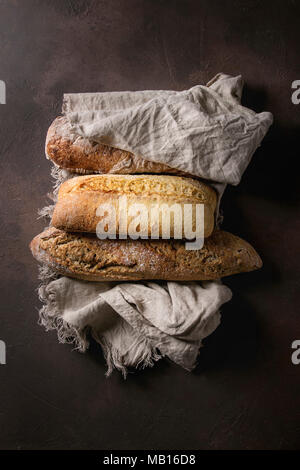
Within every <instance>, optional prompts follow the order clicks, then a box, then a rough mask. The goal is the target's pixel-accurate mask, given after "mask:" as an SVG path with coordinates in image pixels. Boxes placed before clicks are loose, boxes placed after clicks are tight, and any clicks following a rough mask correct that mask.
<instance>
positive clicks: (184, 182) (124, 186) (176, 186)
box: [51, 175, 217, 238]
mask: <svg viewBox="0 0 300 470" xmlns="http://www.w3.org/2000/svg"><path fill="white" fill-rule="evenodd" d="M121 196H126V201H124V198H123V199H120V197H121ZM175 203H176V206H175V210H173V211H171V210H170V208H172V206H173V208H174V204H175ZM216 203H217V196H216V192H215V191H214V189H212V188H211V187H210V186H208V185H206V184H204V183H202V182H200V181H197V180H194V179H192V178H182V177H180V176H169V175H91V176H78V177H76V178H71V179H69V180H67V181H66V182H65V183H63V184H62V185H61V186H60V190H59V193H58V201H57V204H56V206H55V209H54V213H53V216H52V222H51V223H52V225H53V226H54V227H56V228H59V229H61V230H66V231H69V232H94V233H96V227H97V224H98V222H99V221H100V219H101V218H102V217H104V216H105V215H106V217H107V218H113V219H114V221H115V222H116V223H117V227H116V230H115V228H114V227H115V222H114V221H113V220H112V219H111V223H108V224H107V225H108V227H107V231H108V232H109V233H111V231H110V228H111V227H112V229H113V230H114V231H115V232H116V233H117V234H120V235H126V234H127V231H128V228H129V227H130V224H131V226H132V225H134V220H133V219H135V217H134V215H133V214H134V212H136V213H137V212H138V211H139V212H140V213H141V214H142V217H143V220H144V224H143V227H138V228H139V233H138V236H139V237H140V236H146V237H150V235H151V233H152V234H157V236H159V237H162V234H163V231H165V229H166V227H168V228H169V229H170V232H169V235H170V237H171V238H173V237H174V234H175V235H176V234H179V235H178V236H177V237H176V238H184V230H183V224H184V212H185V211H186V207H185V205H188V209H191V219H190V221H191V224H190V225H191V229H193V230H194V231H195V230H196V223H197V225H198V226H200V225H201V228H203V233H204V237H208V236H209V235H211V233H212V231H213V229H214V213H215V209H216ZM104 204H108V209H107V210H105V211H104V207H105V206H104ZM137 204H142V206H140V205H139V206H137ZM197 204H203V207H204V220H201V218H200V217H198V220H197V216H196V205H197ZM101 205H102V208H103V210H102V212H99V211H98V212H97V210H98V208H99V207H100V206H101ZM106 207H107V206H106ZM145 217H146V218H145ZM124 218H125V221H124V222H122V220H123V219H124ZM104 225H105V224H104V223H103V226H104ZM137 225H141V224H139V223H138V222H137ZM165 233H166V232H165Z"/></svg>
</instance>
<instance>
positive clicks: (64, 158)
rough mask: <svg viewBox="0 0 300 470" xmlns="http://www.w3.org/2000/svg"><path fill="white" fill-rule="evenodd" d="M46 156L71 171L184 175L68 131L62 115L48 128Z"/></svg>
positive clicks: (67, 123)
mask: <svg viewBox="0 0 300 470" xmlns="http://www.w3.org/2000/svg"><path fill="white" fill-rule="evenodd" d="M45 152H46V157H47V158H48V159H50V160H52V161H53V162H54V163H55V164H56V165H58V166H59V167H60V168H64V169H66V170H69V171H70V172H73V173H80V174H92V173H102V174H104V173H115V174H135V173H166V174H168V173H169V174H175V175H186V174H187V173H185V172H183V171H180V170H177V169H174V168H171V167H169V166H167V165H164V164H163V163H156V162H151V161H149V160H145V159H143V158H141V157H138V156H136V155H133V154H132V153H131V152H127V151H126V150H121V149H117V148H114V147H111V146H109V145H105V144H102V143H99V142H93V141H91V140H89V139H86V138H84V137H80V136H78V135H76V134H74V133H73V132H72V129H71V126H70V124H69V122H68V120H67V118H66V117H65V116H60V117H58V118H56V119H55V120H54V121H53V123H52V124H51V126H50V127H49V129H48V132H47V137H46V145H45Z"/></svg>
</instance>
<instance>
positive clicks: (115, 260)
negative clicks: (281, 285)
mask: <svg viewBox="0 0 300 470" xmlns="http://www.w3.org/2000/svg"><path fill="white" fill-rule="evenodd" d="M30 246H31V250H32V253H33V255H34V256H35V258H36V259H37V260H38V261H40V262H43V263H46V264H48V265H49V266H50V267H53V269H55V270H57V271H58V272H60V273H61V274H66V275H70V276H72V277H75V278H78V279H83V280H86V281H117V280H121V281H130V280H134V279H137V280H138V279H146V280H151V279H162V280H166V281H196V280H202V281H208V280H215V279H219V278H221V277H225V276H230V275H231V274H237V273H242V272H248V271H252V270H254V269H258V268H260V267H261V265H262V263H261V259H260V257H259V256H258V254H257V253H256V252H255V250H254V248H252V246H250V245H249V243H247V242H246V241H244V240H242V239H240V238H239V237H236V236H234V235H232V234H231V233H228V232H223V231H215V232H214V233H213V235H212V236H211V237H209V238H207V239H206V240H205V244H204V246H203V248H202V249H201V250H186V249H185V245H184V242H181V241H175V240H168V241H164V240H150V241H149V240H135V241H133V240H99V239H98V238H97V237H94V236H88V235H80V234H78V235H76V234H72V233H67V232H64V231H61V230H57V229H55V228H53V227H51V228H50V229H48V230H46V231H45V232H43V233H42V234H40V235H38V236H37V237H35V238H34V240H33V241H32V242H31V245H30Z"/></svg>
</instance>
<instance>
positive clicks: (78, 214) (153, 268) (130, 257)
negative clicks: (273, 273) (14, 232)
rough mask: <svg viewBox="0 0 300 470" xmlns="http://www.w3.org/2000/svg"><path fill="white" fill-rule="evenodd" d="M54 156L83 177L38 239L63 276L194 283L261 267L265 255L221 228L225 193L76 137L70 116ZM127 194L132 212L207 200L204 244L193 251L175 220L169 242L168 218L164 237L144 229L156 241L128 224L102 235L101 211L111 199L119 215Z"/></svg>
mask: <svg viewBox="0 0 300 470" xmlns="http://www.w3.org/2000/svg"><path fill="white" fill-rule="evenodd" d="M46 155H47V157H48V158H50V159H51V160H52V161H53V162H54V163H55V164H56V165H57V166H58V167H60V168H63V169H66V170H68V171H69V172H71V173H79V174H81V175H82V176H77V177H73V178H70V179H68V180H67V181H66V182H64V183H63V184H62V185H61V187H60V189H59V192H58V200H57V204H56V206H55V209H54V213H53V216H52V221H51V227H50V228H48V229H47V230H45V231H44V232H43V233H41V234H40V235H38V236H37V237H35V238H34V239H33V241H32V242H31V250H32V253H33V255H34V256H35V257H36V259H37V260H38V261H40V262H42V263H45V264H47V265H49V266H50V267H51V268H53V269H54V270H55V271H57V272H58V273H60V274H63V275H66V276H70V277H73V278H77V279H83V280H87V281H129V280H130V281H132V280H142V279H145V280H151V279H156V280H173V281H190V280H213V279H219V278H222V277H224V276H228V275H231V274H235V273H240V272H244V271H251V270H254V269H257V268H260V267H261V264H262V263H261V259H260V257H259V255H258V254H257V253H256V251H255V250H254V249H253V248H252V247H251V246H250V245H249V244H248V243H247V242H246V241H244V240H242V239H240V238H239V237H237V236H235V235H232V234H231V233H228V232H224V231H220V230H217V229H215V215H216V214H215V212H216V207H217V194H216V192H215V190H214V189H213V188H212V187H210V186H209V185H208V184H206V183H204V182H202V181H200V180H199V179H195V178H192V177H191V175H188V174H184V173H183V172H180V171H177V170H174V169H172V168H170V167H168V166H166V165H164V164H161V163H155V162H150V161H146V160H144V159H142V158H139V157H137V156H135V155H133V154H131V153H129V152H127V151H123V150H120V149H116V148H112V147H110V146H108V145H103V144H99V143H94V142H91V141H90V140H88V139H85V138H82V137H78V136H75V135H74V134H73V133H72V132H71V129H70V127H69V125H68V122H67V120H66V119H65V118H64V117H59V118H57V119H56V120H55V121H54V122H53V123H52V125H51V127H50V128H49V131H48V135H47V140H46ZM93 173H94V174H93ZM121 196H126V198H127V210H128V208H129V207H130V206H131V205H132V204H144V206H145V207H146V208H149V207H150V206H153V205H155V206H156V207H157V208H158V210H161V209H162V207H165V206H166V205H167V206H171V205H173V204H174V203H176V204H179V205H181V206H183V205H185V204H191V205H192V206H195V205H196V204H202V205H203V206H204V227H203V233H204V237H205V242H204V245H203V247H202V248H201V249H196V250H194V249H193V250H188V249H186V246H185V241H184V240H175V239H174V233H175V231H176V228H177V227H176V226H175V225H176V222H175V220H173V225H172V224H171V227H170V234H171V238H170V239H169V240H165V239H162V237H161V235H162V227H161V219H160V222H159V227H158V239H156V240H153V239H150V228H151V227H150V225H149V226H148V231H149V233H146V234H145V233H144V235H146V236H147V235H149V238H148V239H142V238H139V239H130V238H127V239H125V237H124V233H123V231H124V230H125V231H126V230H127V229H128V226H127V225H128V222H126V223H125V225H126V226H125V227H124V224H123V225H122V226H121V224H120V223H119V224H117V227H116V232H117V237H116V239H100V238H99V237H97V235H96V228H97V224H98V222H99V220H100V216H99V215H98V212H97V209H98V207H99V206H100V205H102V204H107V203H109V204H111V206H112V207H113V208H114V209H115V210H116V213H117V216H118V215H119V214H118V210H119V200H120V197H121ZM117 219H118V217H117ZM118 220H119V219H118ZM146 236H144V237H143V238H146Z"/></svg>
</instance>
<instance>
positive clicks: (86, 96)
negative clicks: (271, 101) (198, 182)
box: [63, 74, 273, 185]
mask: <svg viewBox="0 0 300 470" xmlns="http://www.w3.org/2000/svg"><path fill="white" fill-rule="evenodd" d="M242 89H243V82H242V78H241V76H237V77H231V76H229V75H225V74H218V75H217V76H216V77H214V78H213V79H212V80H211V81H210V82H209V83H208V85H207V86H202V85H197V86H194V87H193V88H190V89H189V90H184V91H136V92H112V93H82V94H81V93H78V94H77V93H76V94H65V95H64V103H63V112H64V114H65V116H66V117H67V119H68V120H69V122H70V124H71V127H72V131H73V132H74V133H75V134H78V135H80V136H82V137H86V138H89V139H92V140H94V141H97V142H101V143H105V144H108V145H111V146H113V147H117V148H120V149H123V150H127V151H130V152H132V153H133V154H135V155H137V156H140V157H143V158H144V159H146V160H150V161H155V162H160V163H164V164H166V165H169V166H170V167H172V168H177V169H180V170H183V171H185V172H188V173H190V174H192V175H195V176H198V177H201V178H205V179H207V180H211V181H214V182H218V183H225V184H226V183H229V184H233V185H236V184H238V183H239V182H240V180H241V177H242V174H243V172H244V171H245V169H246V168H247V166H248V164H249V162H250V160H251V157H252V155H253V153H254V152H255V150H256V149H257V147H258V146H259V145H260V143H261V141H262V139H263V137H264V136H265V134H266V132H267V131H268V129H269V127H270V125H271V124H272V120H273V118H272V114H271V113H269V112H262V113H255V112H254V111H252V110H250V109H248V108H246V107H244V106H242V105H241V103H240V101H241V95H242Z"/></svg>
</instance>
